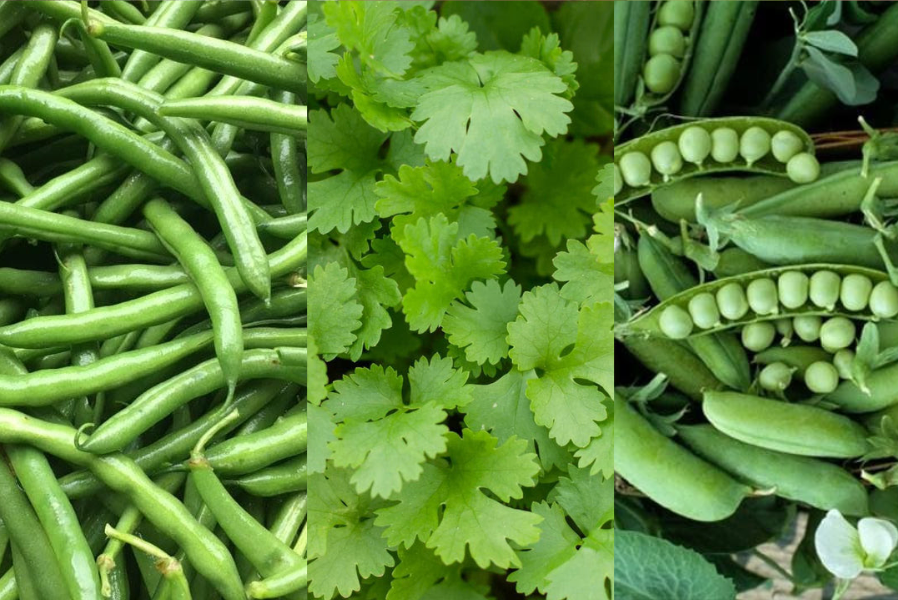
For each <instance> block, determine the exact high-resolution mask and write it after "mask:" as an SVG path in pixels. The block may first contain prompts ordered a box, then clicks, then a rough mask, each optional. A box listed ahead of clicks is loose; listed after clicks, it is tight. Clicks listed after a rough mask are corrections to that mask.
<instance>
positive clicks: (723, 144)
mask: <svg viewBox="0 0 898 600" xmlns="http://www.w3.org/2000/svg"><path fill="white" fill-rule="evenodd" d="M711 158H713V159H714V160H715V161H717V162H719V163H731V162H735V160H736V159H737V158H739V134H738V133H736V130H735V129H731V128H729V127H718V128H717V129H715V130H714V131H712V132H711Z"/></svg>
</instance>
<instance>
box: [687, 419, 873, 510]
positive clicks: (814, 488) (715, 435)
mask: <svg viewBox="0 0 898 600" xmlns="http://www.w3.org/2000/svg"><path fill="white" fill-rule="evenodd" d="M677 432H678V434H679V436H680V437H681V438H682V439H683V440H684V441H685V442H686V445H687V446H689V447H690V448H691V449H692V450H693V451H695V452H696V453H698V455H699V456H701V457H703V458H705V459H706V460H708V461H709V462H711V463H713V464H715V465H717V466H719V467H721V468H722V469H724V470H726V471H728V472H729V473H731V474H733V475H734V476H735V477H737V478H739V479H741V480H744V481H746V482H747V483H749V484H751V485H753V486H755V487H757V488H759V489H771V488H772V489H773V490H774V493H775V494H776V495H777V496H781V497H783V498H787V499H789V500H795V501H798V502H803V503H805V504H809V505H810V506H813V507H814V508H819V509H820V510H832V509H835V510H838V511H840V512H842V513H843V514H846V515H851V516H858V517H863V516H866V515H868V514H869V511H870V509H869V507H868V506H867V491H866V490H865V489H864V486H863V485H861V483H860V481H858V480H857V479H856V478H855V477H854V476H853V475H851V474H850V473H848V472H847V471H845V470H843V469H841V468H839V467H837V466H836V465H833V464H830V463H827V462H824V461H820V460H816V459H813V458H807V457H804V456H793V455H790V454H784V453H782V452H774V451H772V450H765V449H763V448H758V447H757V446H752V445H749V444H745V443H743V442H740V441H738V440H734V439H733V438H731V437H728V436H726V435H724V434H722V433H720V432H719V431H717V430H716V429H714V428H713V427H711V426H710V425H697V426H695V425H694V426H687V427H679V428H678V429H677Z"/></svg>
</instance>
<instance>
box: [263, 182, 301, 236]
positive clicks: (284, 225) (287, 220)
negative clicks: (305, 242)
mask: <svg viewBox="0 0 898 600" xmlns="http://www.w3.org/2000/svg"><path fill="white" fill-rule="evenodd" d="M279 182H280V180H279ZM286 202H287V203H289V202H291V201H289V200H287V201H286ZM303 206H304V205H299V206H295V207H294V208H300V209H303ZM306 228H307V218H306V214H305V213H301V214H300V213H297V214H292V215H290V216H287V217H278V218H276V219H272V220H271V221H267V222H265V223H259V227H258V229H259V231H260V232H264V233H267V234H269V235H271V236H273V237H277V238H281V239H286V240H292V239H293V238H295V237H296V236H298V235H299V234H300V233H302V232H303V231H305V230H306Z"/></svg>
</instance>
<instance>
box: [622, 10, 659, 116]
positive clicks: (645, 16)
mask: <svg viewBox="0 0 898 600" xmlns="http://www.w3.org/2000/svg"><path fill="white" fill-rule="evenodd" d="M651 21H652V4H651V2H615V3H614V105H615V106H626V105H629V104H630V102H632V101H633V96H634V95H635V94H636V82H637V81H638V79H639V72H640V70H641V69H642V63H643V60H644V58H645V50H646V42H647V38H648V32H649V25H650V24H651Z"/></svg>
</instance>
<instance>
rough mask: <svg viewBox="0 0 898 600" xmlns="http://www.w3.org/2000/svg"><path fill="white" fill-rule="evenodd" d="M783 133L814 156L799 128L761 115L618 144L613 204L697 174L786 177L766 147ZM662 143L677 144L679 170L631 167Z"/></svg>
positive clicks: (682, 127)
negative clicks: (617, 176) (617, 178)
mask: <svg viewBox="0 0 898 600" xmlns="http://www.w3.org/2000/svg"><path fill="white" fill-rule="evenodd" d="M782 131H788V132H790V133H792V134H793V135H795V136H796V137H797V138H798V139H800V140H801V142H802V143H803V144H804V151H803V152H802V154H811V155H813V152H814V146H813V142H812V141H811V138H810V136H808V134H807V133H805V132H804V131H803V130H802V129H800V128H798V127H796V126H794V125H792V124H790V123H786V122H783V121H777V120H775V119H765V118H760V117H723V118H719V119H706V120H702V121H695V122H690V123H684V124H682V125H676V126H674V127H669V128H667V129H661V130H659V131H655V132H652V133H649V134H646V135H644V136H642V137H639V138H636V139H634V140H631V141H628V142H625V143H623V144H620V145H618V146H617V147H616V148H615V149H614V165H615V167H616V168H617V169H618V171H619V173H620V175H621V179H620V181H621V189H619V190H617V189H616V190H615V194H614V200H615V204H617V205H622V204H625V203H627V202H630V201H631V200H634V199H636V198H640V197H642V196H646V195H648V194H651V193H652V192H654V191H655V190H656V189H657V188H659V187H661V186H663V185H666V184H672V183H676V182H679V181H683V180H685V179H689V178H690V177H695V176H697V175H712V174H715V173H731V172H747V173H755V174H769V175H778V176H781V177H787V176H788V173H787V170H786V166H787V165H786V164H784V163H782V162H780V161H779V160H777V159H776V157H775V156H774V155H773V153H772V152H771V151H770V139H771V138H772V137H773V136H774V135H776V134H777V133H779V132H782ZM724 134H726V135H724ZM765 140H766V144H765ZM663 142H675V143H676V144H677V145H678V148H679V150H680V153H681V155H682V158H683V168H682V169H681V170H680V171H679V172H678V173H676V174H668V175H664V174H662V173H660V172H658V171H657V170H656V169H653V168H651V165H650V164H649V169H647V170H640V169H639V168H638V167H634V166H633V165H634V164H636V163H640V164H641V165H644V164H645V163H643V162H642V161H640V160H634V159H638V157H639V156H640V155H641V156H643V157H649V156H651V154H652V150H653V149H654V148H655V146H657V145H658V144H661V143H663Z"/></svg>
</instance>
